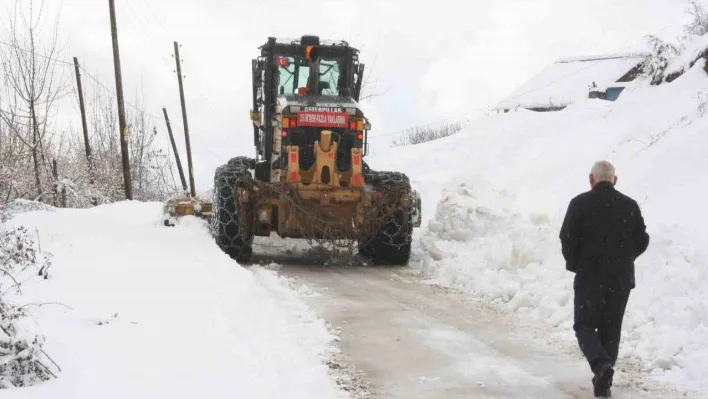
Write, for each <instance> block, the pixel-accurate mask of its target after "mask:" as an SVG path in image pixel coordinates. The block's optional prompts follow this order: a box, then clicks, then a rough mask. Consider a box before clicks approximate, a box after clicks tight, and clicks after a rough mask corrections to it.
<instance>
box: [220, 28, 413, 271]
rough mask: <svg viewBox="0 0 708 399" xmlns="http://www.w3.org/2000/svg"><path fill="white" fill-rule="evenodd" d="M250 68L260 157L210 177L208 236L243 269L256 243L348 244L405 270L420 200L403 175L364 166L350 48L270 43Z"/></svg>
mask: <svg viewBox="0 0 708 399" xmlns="http://www.w3.org/2000/svg"><path fill="white" fill-rule="evenodd" d="M260 50H261V54H260V56H259V57H257V58H256V59H254V60H253V61H252V70H253V74H252V78H253V109H252V110H251V112H250V118H251V121H252V122H253V140H254V145H255V147H256V157H255V158H248V157H237V158H233V159H231V160H230V161H229V162H228V163H227V164H225V165H222V166H220V167H219V168H217V170H216V173H215V176H214V199H213V210H212V217H211V223H212V232H213V234H214V237H215V240H216V242H217V244H218V245H219V247H220V248H221V249H222V250H223V251H224V252H226V253H227V254H229V255H230V256H231V257H232V258H233V259H235V260H237V261H240V262H247V261H248V260H249V259H250V257H251V255H252V251H253V250H252V246H253V240H254V237H255V236H270V235H271V233H274V232H275V233H277V234H278V235H279V236H280V237H284V238H286V237H287V238H302V239H308V240H336V241H346V242H349V243H354V244H355V245H356V246H357V247H358V251H359V253H360V254H361V255H363V256H365V257H367V258H370V259H372V260H373V261H374V263H376V264H389V265H404V264H407V263H408V260H409V257H410V251H411V235H412V231H413V228H414V227H419V226H420V222H421V201H420V197H419V195H418V193H417V192H416V191H414V190H412V189H411V185H410V181H409V179H408V177H406V176H405V175H404V174H402V173H397V172H382V171H374V170H372V169H370V168H369V167H368V165H367V164H366V162H365V161H364V157H365V155H366V153H367V149H368V141H367V135H368V132H369V130H370V129H371V125H370V123H369V121H368V119H367V118H366V117H365V116H364V114H363V112H362V111H361V109H360V108H359V105H358V101H359V97H360V94H361V89H362V79H363V74H364V65H363V64H359V60H358V50H357V49H355V48H353V47H351V46H349V45H348V44H347V43H346V42H323V41H322V42H321V41H320V39H319V38H318V37H316V36H303V37H302V38H300V39H295V40H281V39H276V38H269V39H268V41H267V43H266V44H264V45H263V46H261V47H260Z"/></svg>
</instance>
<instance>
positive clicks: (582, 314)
mask: <svg viewBox="0 0 708 399" xmlns="http://www.w3.org/2000/svg"><path fill="white" fill-rule="evenodd" d="M615 184H617V176H616V175H615V168H614V166H612V164H611V163H609V162H606V161H600V162H597V163H595V165H594V166H593V168H592V171H591V173H590V186H591V187H592V190H590V191H588V192H586V193H583V194H580V195H578V196H577V197H575V198H573V200H572V201H570V205H569V206H568V211H567V213H566V216H565V220H564V221H563V227H562V228H561V232H560V240H561V245H562V251H563V257H564V258H565V262H566V269H568V270H569V271H571V272H574V273H575V281H574V283H573V289H574V290H575V323H574V325H573V329H574V330H575V336H576V337H577V339H578V344H579V345H580V349H581V350H582V351H583V354H584V355H585V358H586V359H587V360H588V363H589V364H590V368H591V369H592V372H593V373H594V374H595V377H594V378H593V379H592V382H593V388H594V389H593V390H594V392H595V397H610V387H611V386H612V377H613V375H614V369H613V367H614V364H615V361H616V360H617V352H618V350H619V342H620V334H621V330H622V319H623V317H624V311H625V307H626V306H627V300H628V299H629V293H630V291H631V290H632V289H633V288H634V286H635V284H634V261H635V259H637V258H638V257H639V256H640V255H641V254H642V253H644V251H646V249H647V246H648V245H649V235H648V234H647V233H646V226H645V225H644V219H643V218H642V214H641V211H640V209H639V205H638V204H637V202H636V201H634V200H633V199H631V198H629V197H627V196H626V195H624V194H622V193H620V192H619V191H617V190H616V189H615V187H614V186H615Z"/></svg>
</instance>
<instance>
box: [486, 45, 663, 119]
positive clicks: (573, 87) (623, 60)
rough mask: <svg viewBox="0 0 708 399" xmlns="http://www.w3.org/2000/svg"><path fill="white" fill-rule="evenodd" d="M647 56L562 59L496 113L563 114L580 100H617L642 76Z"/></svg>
mask: <svg viewBox="0 0 708 399" xmlns="http://www.w3.org/2000/svg"><path fill="white" fill-rule="evenodd" d="M648 57H649V54H648V53H629V54H611V55H605V56H595V57H573V58H562V59H559V60H558V61H556V62H555V63H553V64H552V65H550V66H548V67H547V68H546V69H544V70H542V71H541V72H540V73H538V74H537V75H536V76H534V77H533V78H531V79H530V80H529V81H528V82H526V83H524V84H523V85H522V86H521V87H519V88H518V89H516V90H515V91H514V92H513V93H512V94H511V95H510V96H509V97H507V98H506V99H505V100H503V101H501V102H500V103H498V104H497V105H496V106H495V107H494V110H496V111H503V112H508V111H510V110H515V109H518V108H525V109H529V110H533V111H560V110H562V109H564V108H565V107H567V106H568V105H569V104H571V103H573V102H574V101H577V100H578V99H580V98H588V97H590V98H602V99H605V100H611V101H614V100H616V99H617V98H618V97H619V95H620V93H621V92H622V90H623V89H624V83H626V82H631V81H632V80H634V79H635V78H636V77H637V76H639V74H640V73H641V68H642V63H643V62H644V61H645V60H646V59H647V58H648Z"/></svg>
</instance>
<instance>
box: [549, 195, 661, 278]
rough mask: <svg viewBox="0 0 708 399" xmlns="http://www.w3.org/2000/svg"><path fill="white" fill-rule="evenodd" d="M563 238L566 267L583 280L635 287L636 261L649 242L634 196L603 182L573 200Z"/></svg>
mask: <svg viewBox="0 0 708 399" xmlns="http://www.w3.org/2000/svg"><path fill="white" fill-rule="evenodd" d="M560 240H561V245H562V250H563V257H564V258H565V262H566V269H568V270H570V271H572V272H575V273H576V274H577V276H578V277H580V278H581V280H594V281H598V280H599V281H616V282H619V283H621V284H622V285H628V286H629V287H630V288H634V286H635V284H634V261H635V260H636V259H637V258H638V257H639V256H640V255H641V254H643V253H644V251H646V249H647V247H648V246H649V235H648V234H647V232H646V226H645V225H644V218H643V217H642V213H641V211H640V209H639V205H638V204H637V202H636V201H634V200H633V199H631V198H629V197H627V196H626V195H624V194H622V193H620V192H619V191H617V190H616V189H615V188H614V186H613V185H612V184H611V183H609V182H601V183H599V184H597V185H595V187H594V188H593V189H592V190H590V191H588V192H586V193H583V194H580V195H578V196H577V197H575V198H573V200H572V201H570V205H569V206H568V212H567V213H566V215H565V220H564V221H563V227H562V228H561V233H560Z"/></svg>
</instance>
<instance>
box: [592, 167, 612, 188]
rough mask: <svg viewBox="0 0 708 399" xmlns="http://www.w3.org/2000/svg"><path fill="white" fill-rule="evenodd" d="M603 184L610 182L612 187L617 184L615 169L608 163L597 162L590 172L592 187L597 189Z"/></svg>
mask: <svg viewBox="0 0 708 399" xmlns="http://www.w3.org/2000/svg"><path fill="white" fill-rule="evenodd" d="M601 182H610V183H612V185H615V184H617V175H616V174H615V167H614V166H613V165H612V164H611V163H609V162H607V161H598V162H595V165H593V166H592V170H591V171H590V187H595V186H596V185H597V184H598V183H601Z"/></svg>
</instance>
